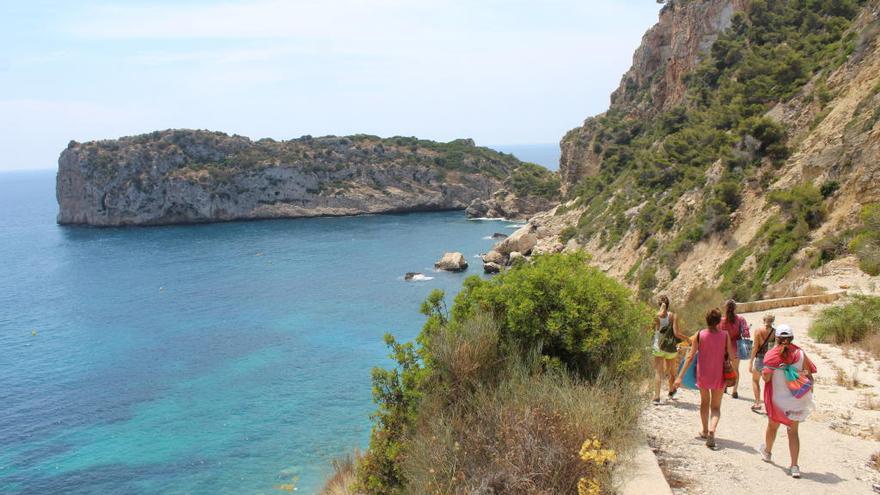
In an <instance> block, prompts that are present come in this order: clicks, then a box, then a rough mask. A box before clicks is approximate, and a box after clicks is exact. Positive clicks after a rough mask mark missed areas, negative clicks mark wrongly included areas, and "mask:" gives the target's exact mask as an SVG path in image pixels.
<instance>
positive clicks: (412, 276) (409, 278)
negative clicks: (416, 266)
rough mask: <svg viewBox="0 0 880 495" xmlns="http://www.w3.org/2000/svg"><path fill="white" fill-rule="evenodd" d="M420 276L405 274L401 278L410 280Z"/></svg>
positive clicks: (416, 273) (412, 273)
mask: <svg viewBox="0 0 880 495" xmlns="http://www.w3.org/2000/svg"><path fill="white" fill-rule="evenodd" d="M419 275H421V273H419V272H406V275H404V276H403V279H404V280H412V279H414V278H416V277H417V276H419Z"/></svg>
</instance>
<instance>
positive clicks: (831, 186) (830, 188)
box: [819, 180, 840, 198]
mask: <svg viewBox="0 0 880 495" xmlns="http://www.w3.org/2000/svg"><path fill="white" fill-rule="evenodd" d="M838 189H840V183H839V182H837V181H836V180H828V181H825V182H823V183H822V187H820V188H819V192H820V193H821V194H822V197H823V198H827V197H829V196H831V195H832V194H834V192H835V191H837V190H838Z"/></svg>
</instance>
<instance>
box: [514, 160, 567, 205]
mask: <svg viewBox="0 0 880 495" xmlns="http://www.w3.org/2000/svg"><path fill="white" fill-rule="evenodd" d="M507 181H508V184H509V186H510V188H511V189H512V190H513V192H514V193H516V194H517V196H520V197H525V196H540V197H542V198H547V199H559V197H560V196H559V184H560V182H559V174H557V173H556V172H551V171H550V170H547V169H546V168H544V167H542V166H540V165H535V164H534V163H523V164H521V165H520V166H518V167H517V168H516V169H514V170H513V173H512V174H511V175H510V178H509V179H507Z"/></svg>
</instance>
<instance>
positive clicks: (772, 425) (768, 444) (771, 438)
mask: <svg viewBox="0 0 880 495" xmlns="http://www.w3.org/2000/svg"><path fill="white" fill-rule="evenodd" d="M778 431H779V423H777V422H776V421H773V420H772V419H768V420H767V432H766V433H765V434H764V450H766V451H767V452H768V453H770V452H773V442H775V441H776V432H778Z"/></svg>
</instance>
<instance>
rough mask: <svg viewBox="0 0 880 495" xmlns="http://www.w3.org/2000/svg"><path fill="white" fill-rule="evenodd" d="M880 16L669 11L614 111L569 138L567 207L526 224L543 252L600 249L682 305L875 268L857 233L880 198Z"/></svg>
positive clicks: (740, 8) (672, 6) (719, 6)
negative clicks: (700, 293) (705, 291)
mask: <svg viewBox="0 0 880 495" xmlns="http://www.w3.org/2000/svg"><path fill="white" fill-rule="evenodd" d="M878 16H880V2H878V1H877V0H871V1H846V0H843V1H831V0H827V1H826V0H818V1H815V2H810V3H809V5H808V4H806V3H804V2H797V1H779V2H768V1H766V0H751V1H749V0H691V1H672V2H668V3H667V5H666V6H664V8H663V10H662V12H661V14H660V20H659V22H658V24H657V25H656V26H654V27H653V28H652V29H651V30H650V31H648V33H647V34H646V35H645V37H644V39H643V44H642V46H641V47H640V48H639V49H638V50H637V51H636V53H635V56H634V59H633V66H632V68H631V69H630V70H629V72H627V74H626V75H625V76H624V77H623V80H622V82H621V85H620V88H619V89H618V90H617V91H615V93H614V94H613V95H612V98H611V105H610V107H609V109H608V111H607V112H606V113H604V114H602V115H598V116H596V117H592V118H589V119H587V120H586V121H585V123H584V125H583V126H582V127H579V128H577V129H574V130H572V131H570V132H569V133H568V134H567V135H566V136H565V137H564V138H563V140H562V142H561V147H562V150H563V154H562V159H561V162H560V173H561V178H562V188H563V190H564V192H565V194H566V202H565V203H564V204H563V205H561V206H560V207H558V208H556V209H554V210H553V211H550V212H547V213H545V214H541V215H538V216H536V217H535V218H533V219H532V220H531V222H530V223H529V225H527V226H526V227H524V229H525V230H528V231H530V232H532V233H533V234H535V235H536V236H537V237H538V245H537V247H536V248H535V251H536V252H541V251H556V250H562V249H585V250H587V251H589V252H590V253H591V254H592V255H593V257H594V262H596V263H597V264H598V265H599V266H601V267H602V268H604V269H605V270H607V271H608V272H610V273H611V274H613V275H616V276H617V277H619V278H622V279H625V280H626V281H628V282H629V283H630V284H631V285H632V286H633V287H634V288H637V289H638V290H639V292H640V293H641V294H642V295H643V296H644V297H649V296H650V295H651V294H652V293H656V292H658V291H664V292H668V293H670V294H671V295H673V296H675V297H676V298H677V299H678V300H679V301H681V300H683V299H685V298H686V297H687V296H688V295H689V294H690V293H692V291H693V290H694V289H697V288H699V287H703V286H708V287H720V288H721V289H722V291H723V292H725V293H726V294H731V295H733V296H734V297H736V298H737V299H740V300H743V299H751V298H756V297H766V296H769V295H776V294H782V293H793V292H797V291H799V290H803V289H804V287H805V285H806V284H807V283H808V282H809V280H810V279H811V278H812V277H813V276H814V274H815V272H816V271H817V270H821V268H822V265H823V264H824V263H826V262H827V261H829V260H831V259H834V258H835V257H845V256H847V255H850V254H857V255H858V256H860V257H862V256H865V257H871V256H873V257H874V258H875V259H876V257H878V256H880V253H878V247H877V244H876V243H874V244H870V243H868V244H864V243H863V244H864V245H862V246H861V247H858V249H856V248H855V247H854V242H853V239H854V238H855V237H857V236H858V235H859V233H860V232H862V233H864V231H865V230H866V229H867V230H870V229H872V228H874V229H876V226H877V223H876V222H877V219H873V217H871V218H868V216H866V215H865V214H863V215H862V216H861V217H860V215H859V213H860V212H861V211H863V210H865V207H866V205H869V204H871V203H875V202H877V201H880V125H878V122H880V50H878V33H880V18H878ZM863 213H864V212H863ZM869 213H870V212H869ZM874 215H875V216H876V214H874ZM875 234H876V232H875ZM865 235H867V234H865ZM872 238H873V239H876V238H877V237H876V236H874V237H872ZM856 251H857V252H856ZM847 259H851V258H847Z"/></svg>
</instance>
